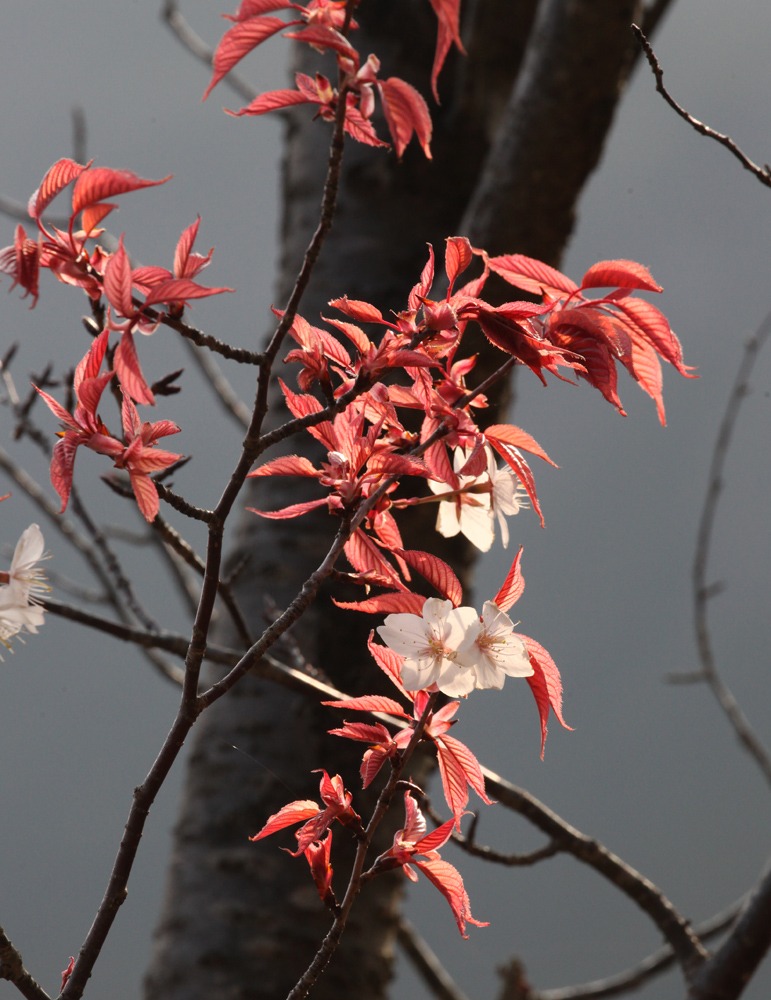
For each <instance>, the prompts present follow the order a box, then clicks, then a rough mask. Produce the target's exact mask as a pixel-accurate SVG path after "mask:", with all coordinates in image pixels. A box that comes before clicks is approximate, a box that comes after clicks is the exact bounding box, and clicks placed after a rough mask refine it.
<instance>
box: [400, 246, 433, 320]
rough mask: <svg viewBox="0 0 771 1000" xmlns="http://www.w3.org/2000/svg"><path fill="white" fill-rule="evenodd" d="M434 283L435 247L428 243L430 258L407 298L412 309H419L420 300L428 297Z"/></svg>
mask: <svg viewBox="0 0 771 1000" xmlns="http://www.w3.org/2000/svg"><path fill="white" fill-rule="evenodd" d="M433 283H434V248H433V247H432V246H431V244H430V243H429V244H428V260H427V261H426V264H425V267H424V268H423V270H422V271H421V274H420V281H419V282H418V283H417V285H415V287H414V288H413V289H412V291H411V292H410V295H409V299H408V300H407V301H408V303H409V307H410V309H415V310H417V309H419V308H420V300H421V299H424V298H426V296H427V295H428V293H429V292H430V291H431V286H432V285H433Z"/></svg>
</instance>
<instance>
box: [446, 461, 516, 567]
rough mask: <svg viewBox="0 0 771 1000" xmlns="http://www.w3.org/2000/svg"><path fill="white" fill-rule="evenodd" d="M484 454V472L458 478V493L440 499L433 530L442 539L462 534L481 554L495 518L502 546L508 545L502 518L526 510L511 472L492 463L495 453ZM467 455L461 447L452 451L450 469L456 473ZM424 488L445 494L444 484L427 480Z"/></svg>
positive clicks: (491, 536) (486, 548) (489, 540)
mask: <svg viewBox="0 0 771 1000" xmlns="http://www.w3.org/2000/svg"><path fill="white" fill-rule="evenodd" d="M485 451H486V453H487V469H486V470H485V471H484V472H483V473H482V474H481V475H479V476H458V480H459V484H460V485H459V489H460V490H463V491H464V492H462V493H459V494H458V495H457V496H455V497H452V499H448V500H442V501H441V503H440V504H439V513H438V514H437V518H436V530H437V531H438V532H439V534H440V535H443V536H444V537H445V538H452V537H453V536H455V535H457V534H459V533H460V534H463V535H465V536H466V538H468V540H469V541H470V542H471V543H472V545H475V546H476V547H477V548H478V549H479V550H480V551H481V552H487V551H489V549H490V547H491V546H492V544H493V540H494V538H495V518H496V517H497V519H498V524H499V526H500V529H501V541H502V542H503V547H504V548H506V547H507V546H508V544H509V526H508V524H507V523H506V516H507V515H508V516H509V517H511V516H512V515H513V514H518V513H519V511H520V510H521V509H522V508H523V507H526V506H527V504H526V503H525V502H524V497H525V494H524V492H523V491H522V490H521V487H520V482H519V480H518V479H517V477H516V475H515V474H514V473H513V472H512V470H511V469H510V468H509V467H508V466H506V465H504V466H503V468H501V469H499V468H498V467H497V465H496V462H495V454H494V452H493V450H492V448H490V447H489V446H487V447H485ZM470 454H471V453H470V452H468V451H466V450H464V449H463V448H456V449H455V454H454V455H453V463H452V464H453V470H454V471H455V472H456V473H457V472H458V470H459V469H462V468H463V466H464V465H465V464H466V462H467V461H468V459H469V455H470ZM428 485H429V487H430V489H431V490H432V492H433V493H443V492H446V491H447V487H446V485H445V484H444V483H438V482H435V481H434V480H431V479H430V480H429V481H428Z"/></svg>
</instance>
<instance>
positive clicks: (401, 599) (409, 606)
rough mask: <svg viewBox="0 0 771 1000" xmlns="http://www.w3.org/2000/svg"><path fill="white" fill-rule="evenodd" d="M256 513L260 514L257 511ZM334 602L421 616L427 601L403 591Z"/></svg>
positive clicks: (356, 608) (352, 608)
mask: <svg viewBox="0 0 771 1000" xmlns="http://www.w3.org/2000/svg"><path fill="white" fill-rule="evenodd" d="M255 513H258V512H257V511H255ZM264 516H265V515H264V514H263V517H264ZM332 602H333V604H336V605H337V606H338V608H344V609H345V610H347V611H366V612H367V613H368V614H372V615H376V614H385V615H387V614H396V613H398V612H400V611H404V612H406V613H407V614H411V615H419V614H421V613H422V611H423V605H424V604H425V603H426V599H425V597H423V595H422V594H413V593H411V592H410V591H401V592H400V593H398V594H379V595H378V596H377V597H370V598H368V599H367V600H366V601H336V600H335V599H334V598H333V599H332Z"/></svg>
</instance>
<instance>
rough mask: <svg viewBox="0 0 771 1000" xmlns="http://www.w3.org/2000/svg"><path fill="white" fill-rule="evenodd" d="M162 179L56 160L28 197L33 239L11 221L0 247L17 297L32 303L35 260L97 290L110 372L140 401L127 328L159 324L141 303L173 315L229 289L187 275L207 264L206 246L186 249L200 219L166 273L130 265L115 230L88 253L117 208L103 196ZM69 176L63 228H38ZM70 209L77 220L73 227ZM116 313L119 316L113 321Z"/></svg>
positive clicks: (147, 394) (141, 386)
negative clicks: (109, 342) (112, 334)
mask: <svg viewBox="0 0 771 1000" xmlns="http://www.w3.org/2000/svg"><path fill="white" fill-rule="evenodd" d="M167 180H169V177H164V178H163V179H162V180H159V181H150V180H145V179H143V178H141V177H137V175H136V174H133V173H131V172H130V171H129V170H112V169H110V168H108V167H92V166H91V163H87V164H85V165H82V164H80V163H75V161H74V160H67V159H63V160H58V161H57V162H56V163H54V165H53V166H52V167H51V169H50V170H49V171H48V172H47V173H46V175H45V177H44V178H43V180H42V182H41V184H40V187H39V188H38V189H37V191H35V192H34V194H33V195H32V197H31V198H30V200H29V205H28V211H29V214H30V217H31V218H32V219H33V220H34V221H35V223H36V225H37V228H38V238H37V240H32V239H30V238H29V237H28V236H27V234H26V232H25V230H24V227H23V226H21V225H19V226H17V229H16V237H15V240H14V243H13V245H12V246H9V247H5V248H4V249H2V250H0V271H3V272H5V273H6V274H10V275H11V277H12V278H13V285H12V286H11V287H12V288H13V287H14V286H15V285H17V284H18V285H21V287H22V288H24V289H25V296H26V295H32V299H33V301H32V305H33V306H34V305H35V303H36V302H37V299H38V284H39V272H40V268H41V267H43V268H48V269H49V270H50V271H51V272H52V274H54V276H55V277H56V278H58V279H59V281H62V282H64V283H65V284H68V285H74V286H75V287H77V288H82V289H83V291H84V292H85V293H86V295H88V296H89V298H91V299H92V300H93V301H94V302H99V300H100V299H101V298H102V297H104V298H105V299H106V300H107V304H108V309H107V321H106V329H109V330H115V331H117V332H119V333H121V334H122V336H121V340H120V343H119V344H118V346H117V349H116V350H115V356H114V359H113V364H114V367H115V374H116V375H117V376H118V379H119V380H120V383H121V386H122V387H123V389H124V391H125V392H127V393H128V394H129V395H130V396H131V398H132V399H133V400H134V401H135V402H137V403H143V404H152V403H154V402H155V399H154V396H153V393H152V391H151V390H150V387H149V385H148V384H147V381H146V380H145V377H144V375H143V374H142V369H141V367H140V365H139V359H138V356H137V351H136V346H135V344H134V337H133V334H134V332H135V331H138V332H139V333H144V334H149V333H153V332H154V330H155V329H156V328H157V326H158V323H159V317H158V315H157V313H156V314H154V315H153V316H150V315H149V314H148V312H147V311H146V310H148V309H149V308H150V307H153V306H158V305H160V304H162V303H165V304H166V305H167V306H168V308H169V312H170V313H173V314H179V313H180V312H181V311H182V308H183V307H184V305H185V303H186V302H187V301H188V300H191V299H200V298H205V297H207V296H209V295H219V294H220V293H221V292H231V291H233V289H232V288H206V287H205V286H204V285H200V284H198V283H197V282H195V281H193V280H192V279H193V278H194V277H195V276H196V275H197V274H198V273H199V271H201V270H202V269H203V268H204V267H206V266H207V265H208V263H209V261H210V260H211V255H212V251H211V250H210V251H209V253H208V255H207V256H206V257H202V256H201V255H200V254H197V253H194V252H193V243H194V241H195V238H196V235H197V233H198V226H199V223H200V219H198V220H196V221H195V222H194V223H193V224H192V225H191V226H188V228H187V229H186V230H185V231H184V232H183V233H182V236H181V237H180V239H179V242H178V244H177V250H176V253H175V255H174V271H173V273H172V272H171V271H167V270H166V269H165V268H160V267H140V268H136V269H135V270H132V268H131V264H130V262H129V258H128V254H127V253H126V251H125V249H124V247H123V237H121V240H120V244H119V246H118V249H117V251H116V252H115V253H114V254H111V253H108V252H107V251H106V250H104V249H103V248H102V247H101V246H99V245H98V244H97V245H96V246H95V247H94V249H93V250H92V251H90V252H89V249H88V246H87V243H88V241H89V240H93V239H96V238H97V237H98V236H99V235H100V234H101V233H102V232H103V231H104V230H103V229H100V228H99V226H100V223H102V222H103V221H104V220H105V218H106V217H107V216H108V215H109V214H110V212H112V211H113V210H114V209H115V208H117V207H118V206H117V205H116V204H114V203H113V202H109V201H107V200H106V199H109V198H116V197H118V196H119V195H122V194H126V193H128V192H130V191H138V190H140V189H141V188H146V187H153V186H155V185H157V184H164V183H165V182H166V181H167ZM73 181H74V182H75V184H74V187H73V190H72V211H71V213H70V216H69V225H68V228H67V231H66V232H63V231H62V230H60V229H57V228H56V227H55V226H51V227H50V228H49V227H46V226H45V225H44V223H43V213H44V211H45V210H46V208H48V206H49V205H50V203H51V202H52V201H53V200H54V198H56V196H57V195H58V194H60V193H61V192H62V191H63V190H64V188H65V187H67V185H68V184H70V183H72V182H73ZM78 216H80V225H79V227H78V228H76V220H77V218H78ZM135 292H139V293H141V294H142V295H144V296H145V300H144V302H139V301H138V300H137V299H136V298H135V295H134V293H135ZM116 316H121V317H123V318H122V320H118V319H116V318H115V317H116Z"/></svg>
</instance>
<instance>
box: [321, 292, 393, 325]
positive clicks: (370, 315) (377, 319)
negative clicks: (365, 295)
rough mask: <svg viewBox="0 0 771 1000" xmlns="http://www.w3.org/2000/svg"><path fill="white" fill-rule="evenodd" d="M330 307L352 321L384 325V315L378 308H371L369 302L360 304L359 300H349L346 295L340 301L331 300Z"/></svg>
mask: <svg viewBox="0 0 771 1000" xmlns="http://www.w3.org/2000/svg"><path fill="white" fill-rule="evenodd" d="M328 305H330V306H332V307H333V308H334V309H339V310H340V312H341V313H345V315H346V316H350V317H351V319H355V320H357V321H358V322H359V323H384V322H385V320H384V319H383V314H382V313H381V312H380V310H379V309H378V308H377V307H376V306H371V305H370V304H369V302H360V301H359V300H358V299H349V298H348V296H347V295H344V296H343V297H342V298H340V299H331V301H330V302H329V303H328Z"/></svg>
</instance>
